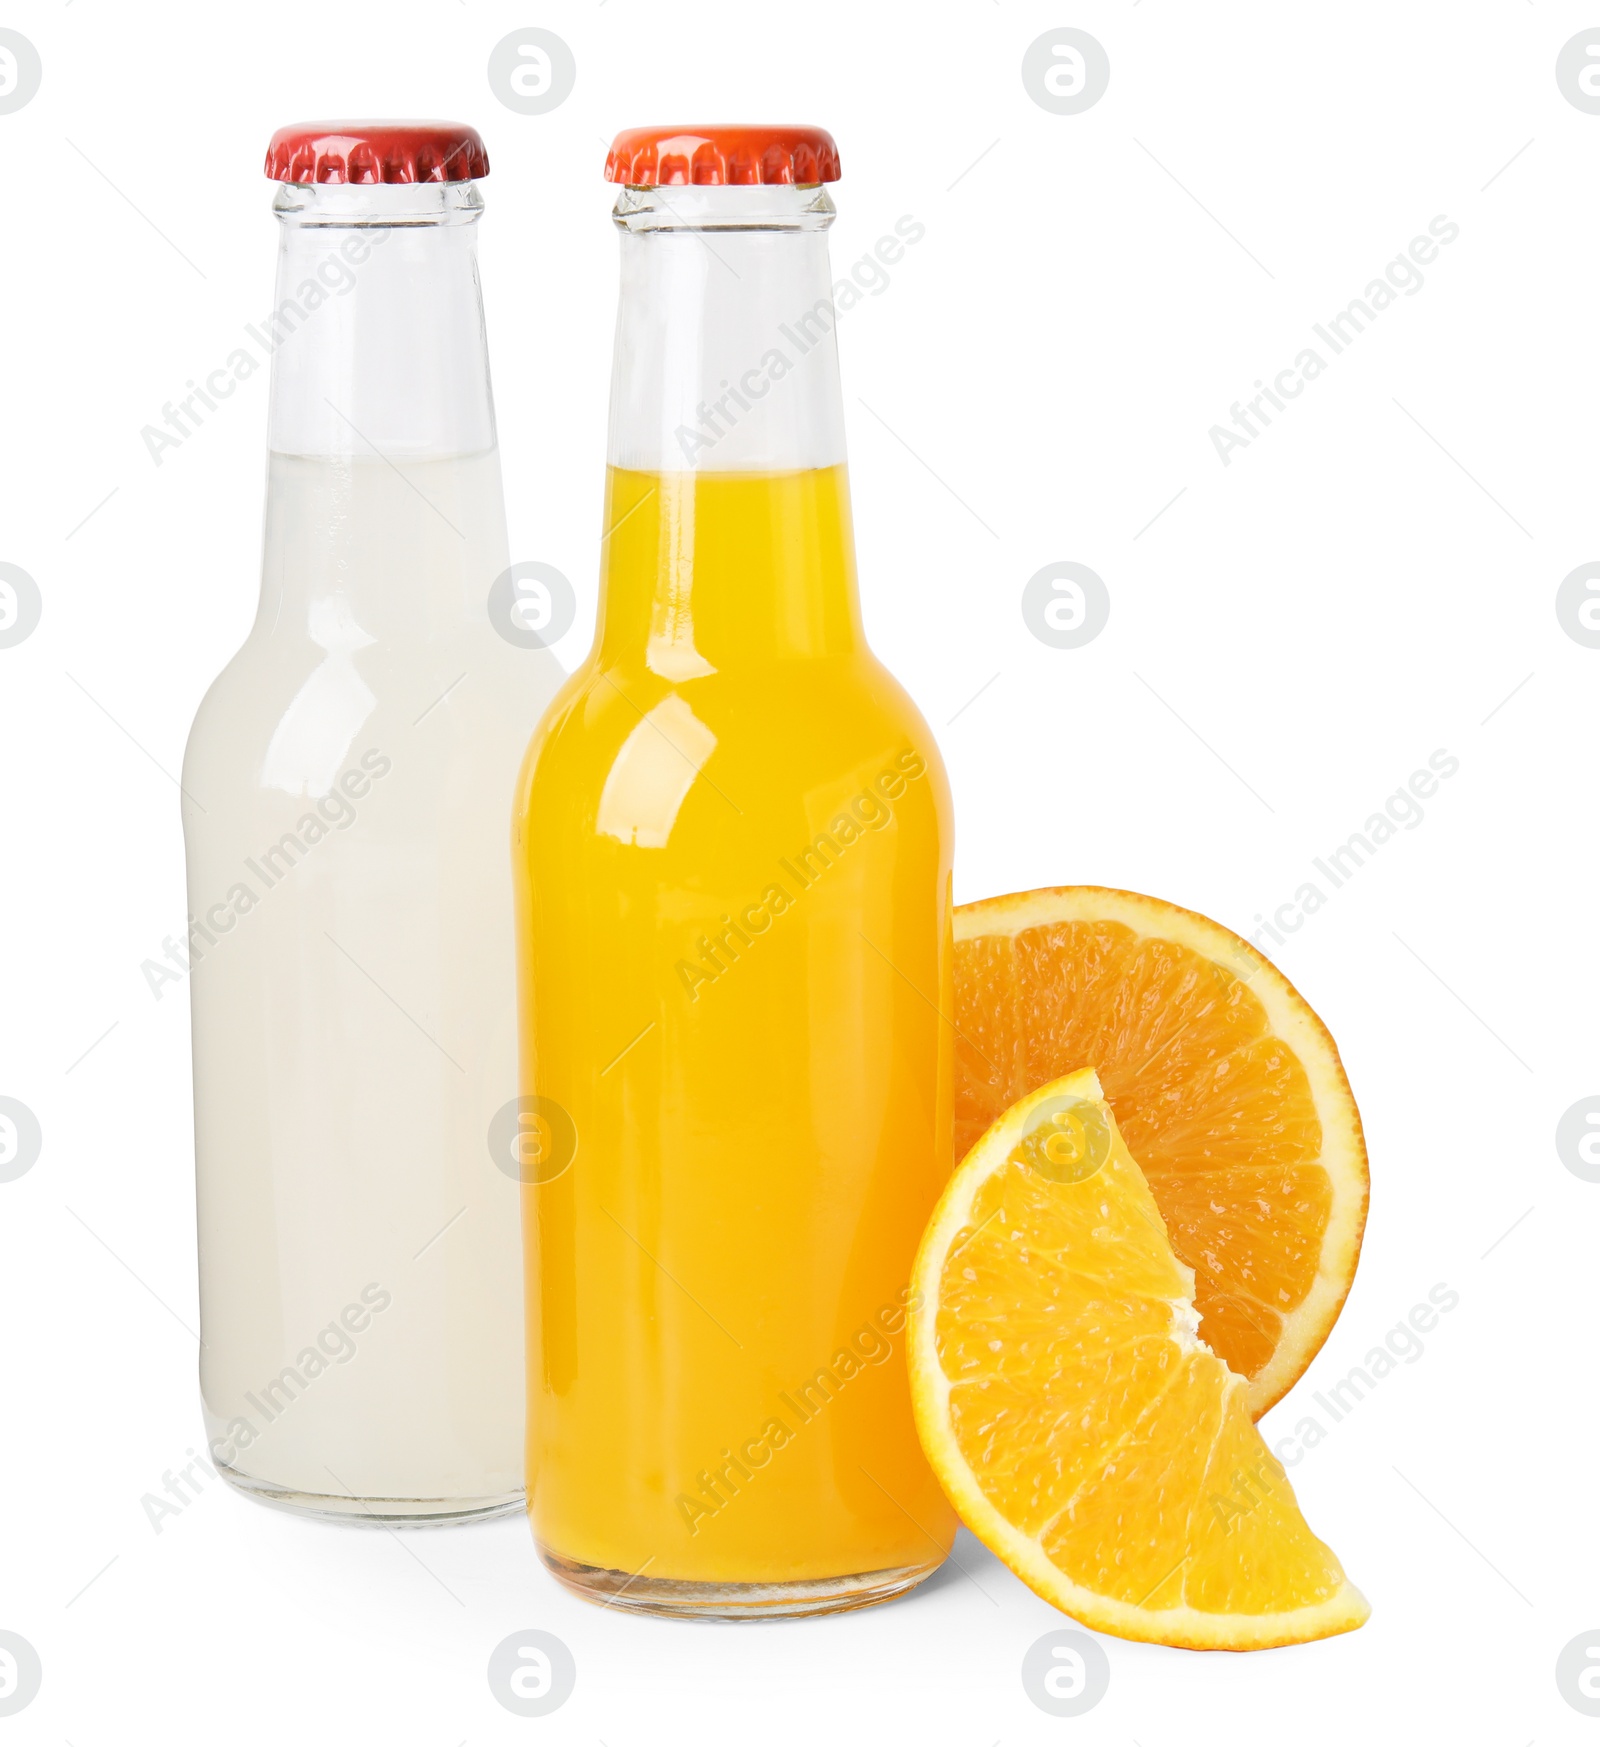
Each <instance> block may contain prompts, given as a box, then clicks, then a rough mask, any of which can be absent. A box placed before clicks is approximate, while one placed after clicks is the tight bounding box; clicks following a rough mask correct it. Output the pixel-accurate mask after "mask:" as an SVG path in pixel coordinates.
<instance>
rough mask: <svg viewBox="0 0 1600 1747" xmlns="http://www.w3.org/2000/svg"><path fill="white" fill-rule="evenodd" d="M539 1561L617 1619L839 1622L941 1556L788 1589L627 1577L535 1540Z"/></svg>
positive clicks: (935, 1564) (892, 1594)
mask: <svg viewBox="0 0 1600 1747" xmlns="http://www.w3.org/2000/svg"><path fill="white" fill-rule="evenodd" d="M534 1545H535V1546H536V1547H538V1549H539V1557H540V1558H541V1559H542V1560H543V1561H544V1563H545V1565H546V1566H547V1567H548V1568H549V1569H550V1570H551V1571H552V1572H553V1573H554V1574H555V1576H556V1577H557V1578H558V1579H559V1581H560V1582H561V1584H562V1585H563V1587H564V1588H566V1589H570V1590H571V1591H572V1593H573V1594H574V1595H578V1596H582V1597H583V1599H584V1600H585V1601H592V1602H594V1603H595V1604H596V1605H597V1606H600V1607H614V1608H617V1609H619V1610H620V1611H621V1612H623V1613H630V1614H655V1615H656V1616H658V1617H659V1618H664V1619H680V1620H795V1619H804V1618H806V1617H807V1616H809V1615H812V1614H842V1613H849V1612H850V1611H851V1610H853V1609H855V1608H862V1607H876V1606H877V1605H878V1603H880V1602H885V1601H894V1600H895V1599H896V1598H897V1597H899V1596H902V1595H905V1594H906V1593H907V1592H908V1591H910V1590H913V1589H915V1588H916V1587H917V1585H918V1584H919V1583H921V1582H923V1581H924V1580H925V1579H926V1578H929V1577H931V1576H932V1575H933V1574H934V1572H935V1571H937V1570H938V1569H939V1567H940V1566H941V1565H942V1564H943V1563H944V1555H943V1554H942V1553H941V1554H940V1555H939V1557H938V1558H937V1559H930V1560H929V1561H928V1562H927V1563H926V1564H923V1565H897V1566H895V1567H893V1568H892V1569H890V1570H887V1571H863V1572H860V1573H858V1574H856V1575H855V1576H851V1577H818V1578H807V1579H805V1580H803V1581H800V1582H794V1583H712V1582H706V1583H702V1582H695V1581H691V1580H689V1579H685V1578H675V1577H647V1576H645V1575H644V1574H643V1573H635V1574H634V1575H633V1576H631V1577H630V1576H629V1574H628V1573H627V1572H626V1571H610V1570H607V1569H605V1568H604V1567H603V1566H598V1565H582V1564H579V1563H578V1561H576V1560H574V1559H568V1558H565V1557H564V1556H563V1555H562V1554H560V1553H557V1552H554V1551H552V1549H550V1548H549V1547H546V1546H545V1545H544V1544H543V1543H542V1542H540V1541H538V1540H536V1541H535V1542H534Z"/></svg>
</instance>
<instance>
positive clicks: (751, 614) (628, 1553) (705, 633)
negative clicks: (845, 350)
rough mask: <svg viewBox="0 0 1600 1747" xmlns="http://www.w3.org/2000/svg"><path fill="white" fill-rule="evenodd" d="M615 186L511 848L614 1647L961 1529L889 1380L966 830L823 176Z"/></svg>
mask: <svg viewBox="0 0 1600 1747" xmlns="http://www.w3.org/2000/svg"><path fill="white" fill-rule="evenodd" d="M608 175H609V176H610V178H611V180H613V181H617V182H621V183H623V184H624V185H625V186H624V188H623V191H622V193H621V196H620V198H619V200H618V202H617V205H616V209H615V212H614V215H613V216H614V219H615V222H616V224H617V226H618V228H619V230H620V233H621V245H622V292H621V300H620V304H619V311H618V318H617V333H616V353H615V364H614V374H613V387H612V402H611V426H610V439H609V463H610V465H609V469H608V487H607V497H606V509H605V527H604V535H603V540H602V548H601V592H600V611H599V624H598V628H597V633H596V638H595V644H594V648H593V649H592V651H591V652H590V654H589V657H588V659H587V660H586V661H585V662H584V663H583V665H582V666H581V667H580V669H579V670H578V671H577V672H576V673H575V674H574V675H573V676H572V678H571V679H570V680H569V681H568V683H567V685H566V687H565V689H564V690H563V691H562V692H561V693H560V694H559V696H558V698H557V699H556V701H555V703H554V704H553V705H552V706H551V708H550V710H549V712H548V713H547V714H546V716H545V719H544V721H543V722H542V723H541V725H540V727H539V730H538V733H537V734H536V735H535V737H534V739H533V741H532V743H531V745H530V748H529V752H528V756H527V759H526V762H525V764H524V767H523V774H522V779H521V785H520V790H519V794H518V802H517V816H516V822H515V845H516V879H517V906H518V924H519V967H520V975H521V1021H522V1083H523V1092H524V1104H525V1106H526V1108H527V1110H528V1113H529V1119H530V1121H531V1122H533V1123H534V1124H535V1125H536V1126H537V1128H538V1133H539V1136H540V1148H541V1153H542V1158H543V1167H542V1169H541V1170H540V1171H539V1172H538V1173H537V1174H536V1176H535V1178H534V1180H532V1181H531V1182H529V1183H528V1184H527V1186H525V1188H524V1191H523V1208H524V1228H525V1234H526V1255H527V1263H528V1305H529V1321H528V1331H529V1373H528V1380H529V1458H528V1460H529V1471H528V1488H529V1504H530V1512H531V1516H532V1522H533V1531H534V1535H535V1539H536V1542H537V1545H538V1548H539V1551H540V1553H541V1555H542V1557H543V1558H544V1560H545V1562H546V1563H547V1564H548V1565H549V1566H550V1567H551V1569H552V1570H554V1571H555V1572H556V1574H557V1575H558V1576H559V1577H560V1578H561V1580H562V1581H563V1582H564V1583H566V1584H567V1585H568V1586H569V1587H571V1588H572V1589H574V1590H576V1591H577V1592H578V1593H580V1594H582V1595H586V1596H588V1597H590V1598H591V1599H595V1600H600V1601H603V1602H607V1603H614V1604H615V1605H616V1606H619V1607H622V1608H625V1609H637V1610H641V1611H648V1612H657V1613H669V1614H672V1613H685V1614H711V1615H719V1616H723V1617H737V1616H750V1615H755V1616H773V1615H784V1614H802V1613H817V1612H827V1611H832V1610H836V1609H841V1608H849V1607H858V1606H862V1605H864V1604H866V1603H868V1602H872V1601H879V1600H884V1599H887V1598H889V1597H890V1596H893V1595H897V1594H899V1593H901V1592H903V1591H904V1590H906V1589H908V1588H910V1587H911V1586H912V1585H914V1584H916V1583H918V1582H920V1581H921V1580H922V1579H923V1578H924V1577H926V1576H927V1575H928V1574H929V1573H930V1572H931V1571H933V1570H934V1569H935V1568H936V1567H937V1566H938V1565H939V1563H940V1562H941V1561H942V1560H943V1558H944V1556H945V1554H946V1552H947V1551H948V1549H949V1546H950V1542H951V1538H952V1535H953V1531H954V1521H955V1519H954V1517H953V1515H952V1514H951V1511H950V1509H949V1506H948V1505H947V1503H946V1501H945V1499H944V1498H943V1496H942V1494H941V1492H940V1490H939V1487H938V1485H937V1483H936V1481H935V1480H934V1478H933V1475H932V1473H931V1472H930V1470H929V1468H928V1466H927V1464H926V1462H925V1460H924V1458H923V1456H922V1452H921V1449H920V1447H919V1445H918V1441H917V1436H916V1432H915V1429H914V1426H913V1423H912V1415H911V1405H910V1400H909V1389H908V1382H907V1372H906V1365H905V1359H904V1351H903V1348H904V1338H905V1337H904V1328H905V1317H906V1306H907V1303H908V1300H909V1288H908V1287H907V1280H908V1278H909V1274H910V1268H911V1263H912V1260H913V1257H914V1254H915V1250H916V1245H917V1241H918V1238H919V1237H920V1235H921V1232H922V1229H923V1226H924V1224H925V1222H926V1220H927V1217H928V1215H929V1213H930V1211H931V1209H932V1206H933V1203H934V1201H935V1200H936V1198H937V1196H938V1193H939V1191H940V1189H941V1188H942V1186H943V1184H944V1182H945V1180H946V1179H947V1177H948V1175H949V1172H950V1168H951V1048H950V1046H951V1038H950V1032H949V1026H948V1022H947V1020H946V1019H945V1018H943V1017H941V1016H942V1015H948V1014H949V1013H950V1012H951V1011H952V1008H951V997H950V977H951V946H950V926H951V917H950V863H951V835H952V826H951V809H950V799H949V791H948V787H947V784H946V781H945V777H944V773H943V769H942V767H941V765H940V761H939V756H938V753H937V750H936V748H935V746H934V741H933V736H932V734H931V733H930V732H929V729H928V727H927V725H926V723H925V722H924V721H923V720H922V718H921V716H920V715H919V714H918V712H917V710H916V709H915V707H914V706H913V705H912V703H911V701H910V700H909V698H908V697H907V696H906V694H905V693H904V692H903V691H902V690H901V688H900V687H899V686H898V685H897V684H896V683H895V681H894V680H893V679H892V678H891V677H890V675H889V674H888V673H887V672H886V671H885V670H884V668H883V667H882V666H881V665H880V664H879V663H878V661H877V660H876V659H875V658H874V657H873V655H872V653H871V651H870V650H869V649H868V647H867V645H866V642H865V639H864V638H863V635H862V628H861V616H860V610H859V606H858V601H857V593H856V573H855V557H854V548H853V539H852V534H851V527H850V503H849V492H848V487H847V483H846V477H845V465H844V460H845V457H844V437H843V416H842V406H841V400H840V392H839V378H838V363H837V355H836V351H835V345H834V336H833V321H834V315H833V306H832V300H831V289H830V274H829V268H828V248H827V230H828V226H829V225H830V223H831V222H832V219H833V216H834V207H833V204H832V202H831V200H830V199H829V197H828V194H827V192H826V188H825V186H824V184H825V183H826V182H828V181H831V180H833V179H835V178H836V177H837V175H838V159H837V154H836V152H835V150H834V147H833V142H832V141H831V139H829V138H828V136H827V135H826V134H824V133H822V132H820V130H816V129H794V128H779V129H724V128H714V129H685V130H643V131H641V132H638V133H634V134H625V135H623V136H621V137H620V138H619V140H618V141H617V143H616V145H614V146H613V148H612V155H611V160H610V163H609V164H608ZM535 822H537V825H536V823H535Z"/></svg>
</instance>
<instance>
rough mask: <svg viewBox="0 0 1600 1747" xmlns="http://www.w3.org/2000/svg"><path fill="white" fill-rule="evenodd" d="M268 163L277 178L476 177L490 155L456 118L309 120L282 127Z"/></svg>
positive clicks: (445, 179)
mask: <svg viewBox="0 0 1600 1747" xmlns="http://www.w3.org/2000/svg"><path fill="white" fill-rule="evenodd" d="M265 167H266V172H267V175H268V176H269V177H270V178H271V179H272V180H273V181H274V182H353V183H357V184H366V183H378V182H472V181H475V180H476V179H477V178H478V177H479V176H487V175H488V174H489V154H488V153H487V152H486V151H485V150H484V148H483V141H482V140H481V139H480V138H479V136H478V130H477V129H476V128H475V127H463V126H462V125H461V123H460V122H455V121H306V122H301V123H300V124H299V125H298V126H296V127H280V128H279V129H278V131H277V132H276V133H275V134H274V135H273V136H272V139H271V140H270V141H269V143H268V145H267V162H266V166H265Z"/></svg>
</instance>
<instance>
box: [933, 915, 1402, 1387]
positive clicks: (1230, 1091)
mask: <svg viewBox="0 0 1600 1747" xmlns="http://www.w3.org/2000/svg"><path fill="white" fill-rule="evenodd" d="M955 938H956V1033H957V1035H956V1156H957V1157H958V1158H959V1157H961V1156H962V1154H963V1153H964V1152H965V1150H966V1149H967V1148H968V1147H970V1146H971V1145H972V1144H973V1143H974V1142H975V1141H976V1140H977V1139H978V1137H979V1136H980V1135H981V1134H982V1133H983V1132H984V1130H985V1129H987V1128H988V1126H989V1124H990V1123H991V1122H993V1121H994V1120H995V1118H996V1117H997V1116H999V1115H1000V1113H1001V1112H1002V1111H1003V1110H1005V1109H1007V1108H1008V1107H1009V1106H1010V1105H1012V1104H1013V1103H1015V1101H1016V1100H1017V1099H1018V1098H1020V1097H1022V1096H1023V1094H1024V1093H1026V1092H1030V1091H1032V1090H1033V1089H1034V1088H1035V1087H1036V1086H1041V1085H1043V1084H1044V1083H1045V1082H1046V1081H1049V1080H1054V1079H1056V1078H1057V1077H1058V1076H1059V1075H1062V1074H1066V1073H1070V1072H1071V1071H1072V1070H1073V1069H1075V1068H1084V1067H1092V1068H1094V1069H1096V1070H1097V1072H1098V1073H1099V1076H1100V1082H1101V1084H1102V1085H1103V1086H1104V1087H1105V1092H1106V1097H1107V1099H1108V1100H1109V1102H1110V1104H1111V1108H1112V1109H1113V1110H1114V1111H1115V1112H1116V1118H1117V1122H1118V1123H1119V1124H1120V1126H1121V1128H1122V1132H1123V1133H1124V1134H1125V1135H1126V1136H1127V1139H1128V1145H1129V1146H1130V1147H1131V1148H1132V1150H1133V1153H1134V1156H1135V1157H1136V1158H1137V1159H1138V1160H1139V1163H1140V1165H1141V1166H1142V1167H1143V1169H1144V1174H1145V1176H1146V1177H1147V1178H1148V1179H1149V1182H1150V1188H1151V1190H1152V1192H1153V1193H1154V1195H1155V1198H1156V1203H1157V1205H1158V1206H1159V1207H1160V1209H1161V1212H1162V1214H1163V1216H1164V1217H1165V1219H1166V1224H1167V1229H1168V1231H1169V1232H1170V1233H1171V1237H1172V1247H1173V1249H1174V1250H1175V1251H1176V1252H1177V1254H1178V1258H1179V1260H1180V1261H1182V1262H1184V1263H1186V1264H1187V1265H1188V1266H1189V1267H1190V1268H1192V1269H1193V1270H1194V1275H1195V1283H1196V1284H1195V1304H1196V1307H1197V1309H1198V1310H1199V1312H1200V1334H1201V1336H1202V1337H1203V1339H1204V1340H1205V1341H1206V1343H1207V1345H1208V1346H1210V1348H1211V1350H1212V1351H1213V1352H1215V1353H1216V1354H1217V1355H1218V1356H1219V1357H1220V1358H1222V1359H1223V1360H1225V1361H1226V1362H1227V1365H1228V1367H1229V1369H1230V1370H1232V1371H1235V1372H1237V1373H1238V1374H1239V1375H1240V1376H1241V1377H1244V1378H1246V1379H1247V1380H1248V1382H1249V1385H1250V1409H1251V1412H1252V1414H1253V1415H1255V1417H1257V1418H1259V1417H1260V1416H1261V1415H1262V1414H1263V1413H1265V1412H1266V1410H1267V1409H1268V1408H1269V1407H1271V1406H1272V1404H1273V1402H1275V1401H1277V1400H1278V1399H1279V1398H1280V1397H1281V1396H1282V1395H1283V1394H1284V1393H1285V1391H1286V1390H1288V1388H1289V1387H1290V1385H1291V1384H1293V1383H1294V1381H1295V1379H1296V1378H1298V1377H1299V1376H1300V1375H1301V1373H1302V1372H1303V1371H1304V1370H1305V1368H1306V1366H1307V1365H1309V1364H1310V1363H1311V1361H1312V1359H1313V1358H1314V1357H1315V1356H1316V1353H1317V1349H1318V1348H1319V1347H1320V1346H1321V1345H1322V1343H1323V1341H1324V1340H1326V1339H1327V1336H1328V1331H1329V1330H1330V1329H1331V1328H1332V1327H1333V1324H1334V1319H1335V1318H1336V1317H1337V1316H1338V1314H1339V1311H1340V1308H1341V1307H1342V1306H1343V1304H1344V1301H1345V1296H1346V1294H1347V1293H1348V1292H1349V1290H1350V1281H1351V1279H1352V1278H1353V1276H1354V1274H1355V1270H1356V1259H1357V1257H1358V1256H1359V1255H1360V1253H1361V1233H1362V1228H1363V1226H1364V1225H1365V1223H1366V1214H1367V1151H1366V1145H1365V1142H1364V1141H1363V1139H1362V1134H1361V1117H1360V1115H1359V1114H1358V1113H1357V1110H1356V1104H1355V1099H1354V1098H1353V1097H1352V1096H1351V1093H1350V1083H1349V1081H1348V1080H1347V1079H1346V1078H1345V1074H1344V1068H1343V1066H1342V1065H1341V1063H1340V1061H1339V1052H1338V1050H1337V1049H1335V1048H1334V1043H1333V1039H1332V1038H1331V1037H1330V1036H1329V1035H1328V1033H1327V1030H1326V1028H1325V1027H1324V1026H1323V1024H1322V1022H1321V1020H1319V1019H1318V1018H1317V1016H1316V1014H1315V1013H1313V1012H1312V1011H1311V1009H1310V1007H1308V1006H1307V1005H1306V1003H1305V1001H1304V1000H1302V999H1301V997H1300V996H1299V994H1297V993H1296V991H1295V990H1294V988H1293V987H1292V986H1291V984H1290V983H1289V982H1288V980H1287V979H1286V978H1285V977H1284V976H1283V974H1282V973H1281V972H1280V971H1279V970H1278V969H1277V967H1276V966H1274V965H1273V964H1271V963H1270V962H1269V961H1268V960H1267V959H1265V958H1263V957H1262V956H1261V954H1260V953H1258V952H1257V951H1256V950H1255V948H1254V947H1252V946H1250V945H1249V944H1248V943H1247V942H1245V941H1243V940H1241V939H1240V938H1239V936H1238V935H1237V934H1233V933H1230V931H1229V930H1228V929H1226V928H1223V927H1221V926H1220V925H1219V924H1218V923H1215V922H1211V921H1208V920H1207V919H1206V918H1205V917H1204V916H1197V915H1196V914H1195V913H1194V912H1193V911H1192V910H1181V909H1179V908H1178V906H1177V905H1176V904H1167V903H1163V902H1162V901H1161V900H1160V899H1159V898H1142V897H1139V896H1138V895H1136V894H1135V893H1133V892H1117V891H1111V890H1108V889H1106V888H1104V887H1101V886H1060V887H1057V888H1055V889H1053V890H1045V891H1038V892H1020V893H1017V894H1015V895H1014V896H1011V897H1005V898H988V899H985V900H984V901H983V902H981V903H977V904H966V905H963V906H962V907H961V908H960V909H958V910H957V911H956V922H955Z"/></svg>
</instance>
